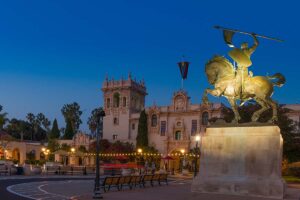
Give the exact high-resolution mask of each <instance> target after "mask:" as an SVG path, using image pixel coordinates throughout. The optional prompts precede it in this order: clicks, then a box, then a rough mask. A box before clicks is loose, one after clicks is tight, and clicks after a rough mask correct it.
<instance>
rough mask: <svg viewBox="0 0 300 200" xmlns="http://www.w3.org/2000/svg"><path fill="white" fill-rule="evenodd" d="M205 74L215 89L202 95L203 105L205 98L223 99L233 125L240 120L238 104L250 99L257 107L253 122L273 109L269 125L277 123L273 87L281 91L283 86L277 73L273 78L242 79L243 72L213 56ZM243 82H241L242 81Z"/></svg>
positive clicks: (219, 57) (222, 58)
mask: <svg viewBox="0 0 300 200" xmlns="http://www.w3.org/2000/svg"><path fill="white" fill-rule="evenodd" d="M205 73H206V75H207V78H208V81H209V83H210V84H211V85H213V86H214V89H206V90H205V92H204V95H203V102H204V103H208V98H207V94H211V95H213V96H215V97H220V96H224V97H226V98H227V100H228V101H229V103H230V105H231V107H232V109H233V112H234V115H235V118H234V121H233V122H234V123H238V121H239V120H240V119H241V117H240V115H239V112H238V105H237V103H236V102H237V100H240V101H241V105H242V104H244V103H245V102H246V101H248V100H250V99H253V100H255V101H256V102H257V103H258V104H259V105H260V106H261V109H259V110H257V111H256V112H255V113H254V114H253V116H252V121H257V120H258V119H259V117H260V115H261V114H262V113H263V112H264V111H265V110H267V109H269V108H272V111H273V115H272V118H271V119H270V122H274V121H276V120H277V104H276V102H274V101H273V100H272V99H271V96H272V94H273V91H274V86H278V87H281V86H282V85H283V84H284V83H285V78H284V76H283V75H282V74H280V73H276V74H274V75H273V76H252V75H250V76H247V77H245V78H244V79H241V77H243V76H242V75H241V74H243V69H242V68H240V67H238V68H237V69H235V68H234V66H233V65H232V64H231V63H230V62H229V60H227V59H226V58H225V57H223V56H214V57H213V58H212V59H211V60H209V61H208V63H207V64H206V66H205ZM241 80H242V81H241Z"/></svg>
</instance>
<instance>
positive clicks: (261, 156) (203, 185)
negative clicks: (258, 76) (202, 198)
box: [192, 126, 285, 199]
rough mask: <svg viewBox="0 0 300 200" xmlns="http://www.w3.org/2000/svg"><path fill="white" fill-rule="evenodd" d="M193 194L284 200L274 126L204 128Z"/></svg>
mask: <svg viewBox="0 0 300 200" xmlns="http://www.w3.org/2000/svg"><path fill="white" fill-rule="evenodd" d="M201 152H202V154H201V158H200V159H201V160H200V171H199V173H198V176H197V177H196V178H195V179H194V181H193V184H192V192H200V193H218V194H231V195H244V196H259V197H268V198H275V199H283V196H284V191H285V182H284V181H283V179H282V177H281V160H282V137H281V135H280V130H279V128H278V127H277V126H257V127H251V126H249V127H211V128H207V132H206V135H205V136H204V137H203V141H202V146H201Z"/></svg>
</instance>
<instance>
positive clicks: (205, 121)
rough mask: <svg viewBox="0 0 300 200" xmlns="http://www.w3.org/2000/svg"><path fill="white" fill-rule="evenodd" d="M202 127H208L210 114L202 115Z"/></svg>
mask: <svg viewBox="0 0 300 200" xmlns="http://www.w3.org/2000/svg"><path fill="white" fill-rule="evenodd" d="M202 125H205V126H207V125H208V112H204V113H202Z"/></svg>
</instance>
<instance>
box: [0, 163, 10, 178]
mask: <svg viewBox="0 0 300 200" xmlns="http://www.w3.org/2000/svg"><path fill="white" fill-rule="evenodd" d="M1 174H3V175H8V174H10V170H9V169H8V167H7V166H6V165H0V176H1Z"/></svg>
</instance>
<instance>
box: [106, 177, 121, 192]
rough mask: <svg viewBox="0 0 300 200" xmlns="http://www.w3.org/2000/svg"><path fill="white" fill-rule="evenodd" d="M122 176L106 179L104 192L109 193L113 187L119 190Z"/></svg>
mask: <svg viewBox="0 0 300 200" xmlns="http://www.w3.org/2000/svg"><path fill="white" fill-rule="evenodd" d="M119 180H120V176H109V177H105V179H104V181H103V184H102V187H103V190H104V192H106V191H109V190H110V188H111V187H117V188H118V189H119Z"/></svg>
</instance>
